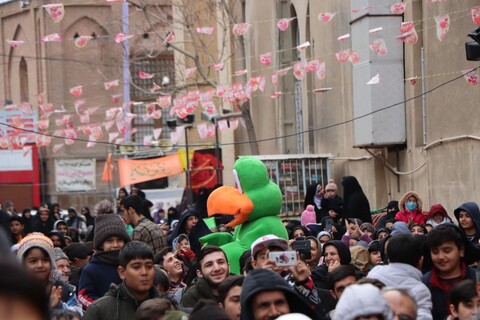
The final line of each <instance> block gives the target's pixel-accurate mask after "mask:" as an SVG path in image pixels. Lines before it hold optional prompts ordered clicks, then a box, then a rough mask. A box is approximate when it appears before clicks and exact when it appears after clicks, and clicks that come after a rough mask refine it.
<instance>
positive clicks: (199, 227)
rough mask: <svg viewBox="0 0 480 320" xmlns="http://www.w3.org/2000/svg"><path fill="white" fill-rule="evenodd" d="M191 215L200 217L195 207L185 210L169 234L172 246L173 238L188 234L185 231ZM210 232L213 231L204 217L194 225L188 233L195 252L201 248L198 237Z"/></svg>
mask: <svg viewBox="0 0 480 320" xmlns="http://www.w3.org/2000/svg"><path fill="white" fill-rule="evenodd" d="M191 216H197V217H198V213H197V212H196V211H195V210H194V209H190V210H188V211H186V212H184V213H183V214H182V215H181V216H180V220H178V224H177V226H176V227H175V229H174V230H173V231H172V233H170V234H169V235H168V236H167V243H168V244H169V245H170V246H171V245H172V243H173V240H174V239H175V238H176V237H178V236H179V235H181V234H182V233H184V234H187V233H186V232H185V225H186V223H187V220H188V218H189V217H191ZM210 233H212V231H211V230H210V229H209V228H208V226H207V225H206V224H205V222H204V221H203V219H200V218H199V219H198V222H197V224H196V225H195V227H193V228H192V230H191V231H190V234H188V240H189V241H190V249H192V251H193V252H195V254H198V253H199V252H200V249H201V245H200V241H199V240H198V239H199V238H201V237H203V236H206V235H207V234H210Z"/></svg>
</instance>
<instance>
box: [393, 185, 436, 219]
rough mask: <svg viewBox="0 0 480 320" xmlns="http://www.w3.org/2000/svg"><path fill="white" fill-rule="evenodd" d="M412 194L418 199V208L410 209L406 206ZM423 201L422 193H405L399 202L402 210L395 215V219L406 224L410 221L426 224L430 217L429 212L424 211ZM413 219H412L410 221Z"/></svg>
mask: <svg viewBox="0 0 480 320" xmlns="http://www.w3.org/2000/svg"><path fill="white" fill-rule="evenodd" d="M410 196H414V197H415V199H417V209H415V210H413V211H410V210H408V209H407V208H406V206H405V205H406V203H407V200H408V198H409V197H410ZM422 206H423V201H422V198H420V195H419V194H418V193H416V192H414V191H409V192H407V193H405V194H404V195H403V197H402V198H401V199H400V201H399V202H398V208H399V209H400V211H398V212H397V214H396V215H395V220H397V221H403V222H405V223H406V224H409V223H412V222H414V223H418V224H421V225H424V224H425V221H427V219H428V213H425V214H424V212H423V211H422ZM410 220H411V221H410Z"/></svg>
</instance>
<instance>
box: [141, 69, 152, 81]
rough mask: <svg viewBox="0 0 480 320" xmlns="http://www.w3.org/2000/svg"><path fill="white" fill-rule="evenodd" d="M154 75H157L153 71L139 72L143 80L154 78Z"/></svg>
mask: <svg viewBox="0 0 480 320" xmlns="http://www.w3.org/2000/svg"><path fill="white" fill-rule="evenodd" d="M154 76H155V74H153V73H147V72H143V71H139V72H138V77H139V78H140V79H142V80H148V79H152V78H153V77H154Z"/></svg>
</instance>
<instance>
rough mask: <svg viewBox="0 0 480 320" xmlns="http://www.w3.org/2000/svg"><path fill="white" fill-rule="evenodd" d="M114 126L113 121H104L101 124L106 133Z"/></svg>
mask: <svg viewBox="0 0 480 320" xmlns="http://www.w3.org/2000/svg"><path fill="white" fill-rule="evenodd" d="M114 124H115V121H113V120H110V121H105V122H104V123H103V127H104V128H105V130H106V131H110V129H112V127H113V125H114Z"/></svg>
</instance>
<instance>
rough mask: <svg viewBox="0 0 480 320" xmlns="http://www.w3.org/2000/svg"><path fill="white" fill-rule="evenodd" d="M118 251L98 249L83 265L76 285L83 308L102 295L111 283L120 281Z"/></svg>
mask: <svg viewBox="0 0 480 320" xmlns="http://www.w3.org/2000/svg"><path fill="white" fill-rule="evenodd" d="M119 252H120V251H119V250H116V251H109V252H103V251H98V252H96V253H95V255H94V256H93V258H92V260H91V261H90V262H89V263H88V264H87V265H85V266H84V267H83V271H82V274H81V276H80V285H79V287H78V300H79V301H80V302H81V303H82V305H83V306H84V308H88V307H89V306H90V305H91V304H92V303H93V302H94V301H95V300H97V299H99V298H101V297H103V295H104V294H105V293H106V292H107V291H108V290H109V288H110V285H111V284H112V283H114V284H120V283H122V279H120V276H119V275H118V271H117V268H118V254H119Z"/></svg>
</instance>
